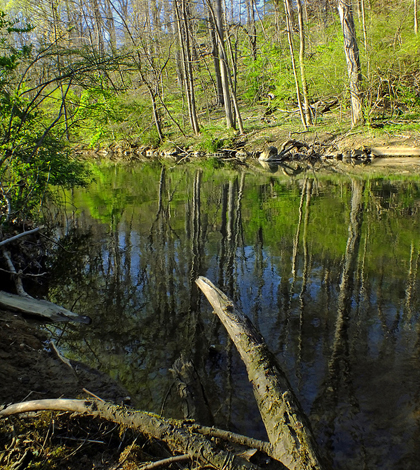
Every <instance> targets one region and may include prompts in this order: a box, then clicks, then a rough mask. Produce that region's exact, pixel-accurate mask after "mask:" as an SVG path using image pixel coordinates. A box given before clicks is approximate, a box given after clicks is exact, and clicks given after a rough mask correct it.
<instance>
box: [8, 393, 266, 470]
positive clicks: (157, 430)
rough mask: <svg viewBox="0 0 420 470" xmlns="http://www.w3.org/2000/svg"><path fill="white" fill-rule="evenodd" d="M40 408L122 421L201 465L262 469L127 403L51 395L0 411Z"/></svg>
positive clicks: (230, 469)
mask: <svg viewBox="0 0 420 470" xmlns="http://www.w3.org/2000/svg"><path fill="white" fill-rule="evenodd" d="M41 410H54V411H70V412H76V413H85V414H89V415H91V416H95V417H100V418H103V419H106V420H109V421H113V422H115V423H119V424H123V425H125V426H128V427H130V428H132V429H136V430H138V431H139V432H141V433H143V434H145V435H148V436H151V437H154V438H155V439H159V440H161V441H163V442H165V444H166V445H167V446H168V447H169V449H170V450H171V451H172V452H182V453H184V454H188V455H189V456H190V458H191V459H192V460H195V461H199V462H200V463H201V464H202V466H209V467H212V468H213V469H217V470H259V469H260V467H258V466H257V465H254V464H252V463H250V462H248V461H247V460H245V459H244V458H241V457H239V456H237V455H235V454H232V453H231V452H227V451H224V450H220V449H218V448H216V447H215V446H214V445H213V444H212V443H211V442H210V441H209V440H207V439H206V438H205V437H203V436H202V435H200V434H195V433H193V432H191V431H190V430H189V429H188V428H187V427H186V426H183V423H182V422H180V421H175V420H167V419H165V418H162V417H161V416H158V415H155V414H153V413H147V412H145V411H131V410H128V409H127V408H125V407H121V406H117V405H113V404H111V403H106V402H101V401H87V400H70V399H52V400H34V401H28V402H22V403H17V404H14V405H10V406H8V407H7V408H5V409H4V410H2V411H0V418H6V417H8V416H11V415H14V414H19V413H28V412H32V411H41Z"/></svg>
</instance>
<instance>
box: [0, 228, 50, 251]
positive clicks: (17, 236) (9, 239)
mask: <svg viewBox="0 0 420 470" xmlns="http://www.w3.org/2000/svg"><path fill="white" fill-rule="evenodd" d="M43 228H44V225H41V226H40V227H36V228H34V229H32V230H27V231H26V232H22V233H18V234H17V235H15V236H13V237H10V238H7V239H5V240H2V241H1V242H0V246H3V245H6V244H7V243H10V242H14V241H16V240H18V239H19V238H22V237H26V236H27V235H31V234H33V233H36V232H38V231H39V230H41V229H43Z"/></svg>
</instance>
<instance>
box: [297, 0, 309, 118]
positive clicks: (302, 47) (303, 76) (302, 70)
mask: <svg viewBox="0 0 420 470" xmlns="http://www.w3.org/2000/svg"><path fill="white" fill-rule="evenodd" d="M305 4H306V2H305ZM296 5H297V11H298V23H299V65H300V77H301V81H302V92H303V102H304V105H305V118H306V124H312V116H311V108H310V106H309V99H308V83H307V81H306V73H305V30H304V26H303V11H302V2H301V0H296Z"/></svg>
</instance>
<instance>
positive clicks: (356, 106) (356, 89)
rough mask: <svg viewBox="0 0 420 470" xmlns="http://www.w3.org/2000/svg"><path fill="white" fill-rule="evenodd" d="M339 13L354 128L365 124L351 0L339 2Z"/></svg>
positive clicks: (339, 0)
mask: <svg viewBox="0 0 420 470" xmlns="http://www.w3.org/2000/svg"><path fill="white" fill-rule="evenodd" d="M338 13H339V15H340V21H341V27H342V29H343V36H344V52H345V54H346V62H347V73H348V76H349V82H350V84H349V85H350V86H349V88H350V101H351V123H352V126H353V127H354V126H355V125H357V124H359V123H362V122H363V93H362V74H361V68H360V57H359V47H358V45H357V40H356V29H355V27H354V20H353V10H352V6H351V2H350V0H338Z"/></svg>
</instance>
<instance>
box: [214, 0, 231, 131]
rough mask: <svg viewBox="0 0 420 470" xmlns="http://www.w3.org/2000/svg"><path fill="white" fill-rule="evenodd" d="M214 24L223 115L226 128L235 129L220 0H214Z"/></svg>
mask: <svg viewBox="0 0 420 470" xmlns="http://www.w3.org/2000/svg"><path fill="white" fill-rule="evenodd" d="M215 16H216V17H215V26H216V28H217V31H218V36H219V37H218V39H219V41H218V43H219V64H220V78H221V81H222V90H223V102H224V106H225V115H226V127H227V128H228V129H231V128H233V129H235V121H234V119H233V113H232V105H231V101H230V93H229V79H228V72H227V57H226V52H225V48H224V39H223V36H224V34H223V10H222V2H221V0H216V14H215Z"/></svg>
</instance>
